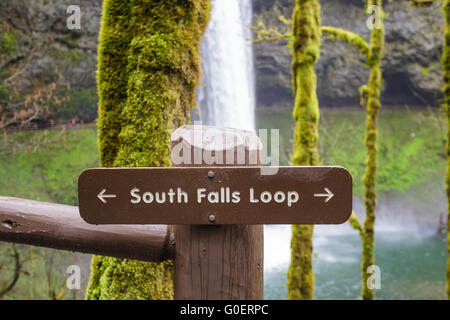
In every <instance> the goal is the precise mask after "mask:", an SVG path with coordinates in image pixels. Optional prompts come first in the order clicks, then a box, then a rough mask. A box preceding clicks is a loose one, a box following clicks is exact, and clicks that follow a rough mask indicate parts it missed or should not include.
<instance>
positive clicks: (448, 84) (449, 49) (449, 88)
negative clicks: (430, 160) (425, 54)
mask: <svg viewBox="0 0 450 320" xmlns="http://www.w3.org/2000/svg"><path fill="white" fill-rule="evenodd" d="M443 11H444V17H445V35H444V37H445V38H444V52H443V54H442V68H443V71H444V82H445V86H444V99H445V101H444V102H445V108H446V110H447V123H448V132H447V175H446V184H447V204H448V217H447V230H450V29H449V28H450V0H445V1H444V5H443ZM447 299H449V300H450V231H447Z"/></svg>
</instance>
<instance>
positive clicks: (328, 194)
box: [314, 188, 334, 203]
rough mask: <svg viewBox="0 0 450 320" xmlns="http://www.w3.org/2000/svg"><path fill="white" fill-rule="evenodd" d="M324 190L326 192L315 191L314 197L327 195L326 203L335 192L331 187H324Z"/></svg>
mask: <svg viewBox="0 0 450 320" xmlns="http://www.w3.org/2000/svg"><path fill="white" fill-rule="evenodd" d="M324 190H325V191H326V193H315V194H314V197H327V198H326V199H325V203H327V202H328V201H330V199H331V198H333V196H334V193H333V192H331V191H330V189H328V188H324Z"/></svg>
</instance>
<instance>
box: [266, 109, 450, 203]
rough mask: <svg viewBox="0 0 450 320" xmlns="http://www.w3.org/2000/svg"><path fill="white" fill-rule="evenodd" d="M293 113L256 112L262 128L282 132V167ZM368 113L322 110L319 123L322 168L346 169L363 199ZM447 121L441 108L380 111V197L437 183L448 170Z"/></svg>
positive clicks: (287, 110)
mask: <svg viewBox="0 0 450 320" xmlns="http://www.w3.org/2000/svg"><path fill="white" fill-rule="evenodd" d="M290 115H291V112H290V110H289V109H283V110H273V111H272V110H267V111H264V112H263V111H260V112H257V119H258V127H259V128H280V155H281V161H280V164H281V165H288V164H289V156H285V155H286V154H289V153H290V152H291V149H292V144H293V141H292V138H291V132H292V128H293V127H294V125H295V123H294V121H293V120H292V118H291V117H290ZM364 119H365V112H364V111H362V110H361V111H359V110H358V111H356V110H355V111H339V110H338V111H322V112H321V117H320V123H319V136H320V140H319V156H320V164H321V165H339V166H344V167H346V168H347V169H348V170H349V171H350V173H351V174H352V176H353V192H354V194H355V195H357V196H359V197H363V196H364V185H363V184H362V177H363V175H364V171H365V158H366V150H365V146H364V133H365V128H364ZM446 130H447V125H446V117H445V115H444V113H443V112H441V111H440V110H428V111H427V110H425V111H415V110H383V111H381V112H380V120H379V126H378V137H379V139H378V141H377V147H378V150H379V154H378V163H379V168H378V171H377V180H376V189H377V191H378V192H379V193H381V194H382V195H393V194H397V195H403V194H406V193H410V192H411V191H413V190H420V191H419V192H422V193H425V191H426V188H427V187H428V183H427V182H428V181H434V180H436V179H439V177H441V176H442V175H443V174H444V172H443V170H442V168H443V167H444V166H445V162H446V159H445V141H446V133H447V131H446Z"/></svg>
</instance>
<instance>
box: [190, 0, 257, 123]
mask: <svg viewBox="0 0 450 320" xmlns="http://www.w3.org/2000/svg"><path fill="white" fill-rule="evenodd" d="M211 4H212V11H211V19H210V21H209V24H208V28H207V30H206V32H205V35H204V37H203V41H202V44H201V53H202V69H203V76H202V80H201V83H200V87H199V90H198V96H197V100H198V104H199V108H200V119H201V121H202V124H206V125H216V126H222V127H233V128H239V129H247V130H255V97H254V95H255V93H254V71H253V70H254V67H253V51H252V44H251V42H250V41H249V39H250V38H251V31H250V29H249V26H250V25H251V20H252V4H251V0H212V1H211Z"/></svg>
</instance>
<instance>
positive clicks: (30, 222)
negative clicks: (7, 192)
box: [0, 197, 175, 262]
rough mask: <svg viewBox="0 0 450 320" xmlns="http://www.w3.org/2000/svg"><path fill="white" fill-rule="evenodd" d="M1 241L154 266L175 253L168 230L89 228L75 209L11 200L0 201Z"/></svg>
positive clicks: (51, 204)
mask: <svg viewBox="0 0 450 320" xmlns="http://www.w3.org/2000/svg"><path fill="white" fill-rule="evenodd" d="M0 241H7V242H15V243H22V244H29V245H35V246H40V247H48V248H54V249H61V250H69V251H77V252H83V253H91V254H100V255H103V256H111V257H117V258H127V259H133V260H142V261H154V262H159V261H163V260H167V259H173V257H174V252H175V250H174V246H175V241H174V237H173V232H172V228H171V227H170V226H166V225H99V226H97V225H90V224H88V223H86V222H85V221H84V220H83V219H81V217H80V214H79V212H78V207H74V206H67V205H61V204H54V203H46V202H40V201H33V200H26V199H19V198H11V197H0Z"/></svg>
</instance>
